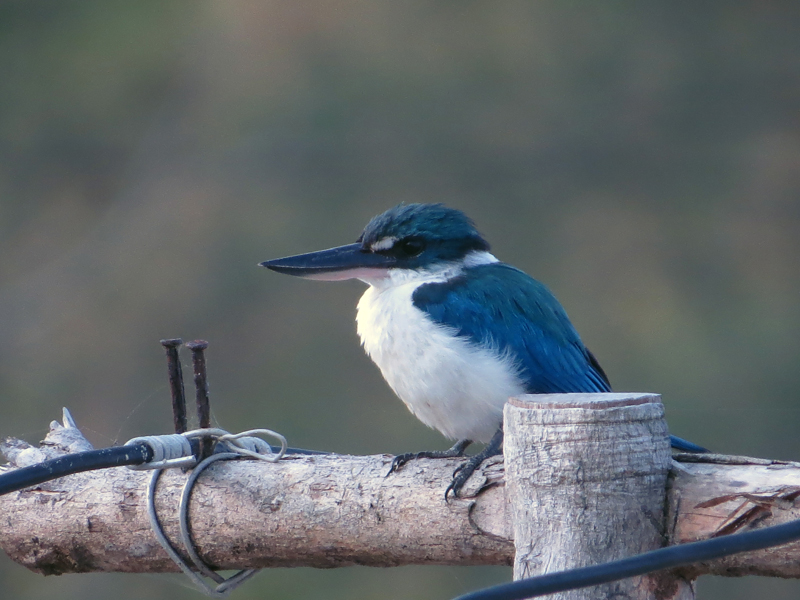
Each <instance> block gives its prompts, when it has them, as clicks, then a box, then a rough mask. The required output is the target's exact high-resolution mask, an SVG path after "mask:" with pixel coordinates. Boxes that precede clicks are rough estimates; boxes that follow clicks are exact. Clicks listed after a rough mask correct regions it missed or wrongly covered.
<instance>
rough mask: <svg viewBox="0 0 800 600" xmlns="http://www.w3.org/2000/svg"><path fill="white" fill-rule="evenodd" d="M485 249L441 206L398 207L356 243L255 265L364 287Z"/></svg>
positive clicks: (464, 221) (466, 224)
mask: <svg viewBox="0 0 800 600" xmlns="http://www.w3.org/2000/svg"><path fill="white" fill-rule="evenodd" d="M488 250H489V244H488V243H487V242H486V240H484V239H483V238H482V237H481V235H480V233H478V231H477V230H476V229H475V225H474V224H473V223H472V221H471V220H470V219H469V217H467V216H466V215H465V214H464V213H462V212H461V211H459V210H455V209H453V208H447V207H446V206H444V205H442V204H400V205H398V206H395V207H394V208H390V209H389V210H387V211H386V212H384V213H382V214H380V215H378V216H376V217H374V218H373V219H372V220H371V221H370V222H369V223H367V226H366V227H365V228H364V231H363V232H362V233H361V236H360V237H359V238H358V240H357V241H356V243H354V244H348V245H346V246H339V247H337V248H330V249H329V250H320V251H318V252H310V253H308V254H299V255H297V256H289V257H287V258H278V259H274V260H268V261H265V262H263V263H261V266H262V267H267V268H268V269H272V270H273V271H277V272H278V273H285V274H287V275H296V276H299V277H306V278H309V279H321V280H325V281H339V280H343V279H354V278H357V279H363V280H365V281H368V282H372V281H375V280H380V279H382V278H385V277H387V276H388V274H389V273H390V272H391V271H392V270H397V269H403V270H405V271H429V270H433V269H436V268H438V267H441V266H445V265H453V264H456V265H457V264H459V263H463V262H464V261H465V260H469V257H470V256H474V255H475V253H481V252H483V253H486V252H488Z"/></svg>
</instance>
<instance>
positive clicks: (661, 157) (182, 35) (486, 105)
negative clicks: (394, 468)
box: [0, 0, 800, 600]
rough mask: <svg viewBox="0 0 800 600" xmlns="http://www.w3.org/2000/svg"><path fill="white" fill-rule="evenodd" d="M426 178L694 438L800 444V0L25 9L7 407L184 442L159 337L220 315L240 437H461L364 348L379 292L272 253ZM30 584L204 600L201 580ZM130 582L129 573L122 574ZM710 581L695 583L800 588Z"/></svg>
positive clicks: (330, 231) (433, 580)
mask: <svg viewBox="0 0 800 600" xmlns="http://www.w3.org/2000/svg"><path fill="white" fill-rule="evenodd" d="M400 201H406V202H410V201H423V202H432V201H440V202H445V203H447V204H449V205H452V206H455V207H458V208H461V209H463V210H465V211H467V213H468V214H470V215H471V216H472V217H473V218H474V219H475V220H476V222H477V223H478V225H479V227H480V229H481V230H482V231H483V232H484V234H485V235H486V236H487V237H488V239H489V240H490V241H491V242H492V243H493V246H494V251H495V253H496V254H497V255H498V256H499V257H500V258H501V259H504V260H506V261H508V262H510V263H512V264H515V265H517V266H519V267H521V268H523V269H525V270H526V271H528V272H529V273H531V274H532V275H534V276H536V277H538V278H540V279H542V280H543V281H545V282H547V284H548V285H549V286H550V287H551V288H552V289H553V290H554V291H555V292H556V294H557V295H558V297H559V298H560V299H561V301H562V302H563V304H564V305H565V307H566V308H567V310H568V312H569V313H570V315H571V316H572V319H573V321H574V322H575V324H576V326H577V328H578V330H579V331H580V332H581V334H582V336H583V337H584V340H585V342H586V343H587V345H589V346H590V347H591V348H592V350H593V351H594V352H595V354H596V355H597V356H598V358H599V359H600V361H601V363H602V364H603V365H604V367H605V369H606V371H607V372H608V373H609V375H610V377H611V380H612V383H613V384H614V385H615V388H616V389H618V390H636V391H654V392H659V393H662V394H663V395H664V399H665V402H666V405H667V411H668V417H669V422H670V427H671V429H672V431H673V432H674V433H676V434H678V435H681V436H683V437H686V438H688V439H691V440H693V441H696V442H698V443H701V444H704V445H707V446H709V447H712V448H714V449H718V450H720V451H723V452H731V453H737V454H751V455H757V456H769V457H775V458H797V457H798V456H800V441H798V436H797V435H796V431H795V430H796V423H797V421H798V420H800V406H799V405H798V401H797V397H798V390H800V370H798V367H797V365H798V363H799V362H800V310H798V304H799V303H800V273H799V272H798V258H800V4H797V3H796V2H789V1H786V2H707V3H701V4H697V3H688V2H677V3H625V2H605V3H595V4H590V3H581V4H579V3H572V2H555V1H549V0H548V1H544V2H510V1H509V2H506V1H499V2H473V1H464V2H424V1H419V0H417V1H413V0H412V1H410V2H386V1H377V2H366V1H362V0H353V1H346V2H345V1H343V2H316V1H313V2H278V1H259V2H256V1H242V0H226V1H225V2H209V1H195V2H188V1H185V0H161V1H158V2H156V1H153V0H137V1H136V2H119V1H116V0H115V1H103V2H100V1H81V2H68V1H67V2H59V3H51V2H43V1H32V0H29V1H26V2H20V1H8V2H4V3H2V4H0V336H1V337H0V339H1V340H2V344H0V407H2V414H3V419H2V428H1V429H2V431H0V434H3V435H15V436H22V437H26V438H27V439H28V440H30V441H32V442H35V441H36V440H38V439H41V438H42V437H43V435H44V432H45V431H46V425H47V423H48V422H49V421H50V420H51V419H53V418H56V417H58V416H59V412H60V407H61V406H68V407H70V409H71V410H72V411H73V414H74V415H75V417H76V419H77V420H78V422H79V424H80V425H81V426H82V427H83V428H84V429H85V431H86V432H87V433H88V434H89V436H90V438H91V439H92V440H93V441H94V442H95V443H96V445H98V446H101V445H108V444H111V443H120V442H124V441H125V440H126V439H128V438H130V437H133V436H135V435H142V434H146V433H151V432H154V433H159V432H166V431H168V429H169V426H170V423H171V418H170V415H169V400H168V391H167V387H166V376H165V369H164V364H163V363H164V361H163V356H162V350H161V347H160V346H159V345H158V340H159V339H161V338H165V337H173V336H181V337H183V338H184V339H187V340H188V339H192V338H205V339H208V340H209V341H210V342H211V347H210V350H209V353H208V362H209V368H210V380H211V386H212V389H211V391H212V405H213V407H214V411H215V418H216V419H217V421H218V423H219V424H220V425H221V426H223V427H225V428H228V429H230V430H234V431H235V430H240V429H244V428H248V427H251V426H255V425H262V426H266V427H270V428H273V429H276V430H278V431H281V432H283V433H284V434H286V435H287V436H288V438H289V439H290V441H291V442H292V443H293V444H294V445H298V446H306V447H314V448H320V449H330V450H335V451H339V452H351V453H377V452H388V453H394V452H400V451H407V450H412V449H422V448H436V447H444V446H445V444H446V442H445V440H443V439H442V438H441V437H440V436H439V435H438V434H436V433H435V432H432V431H428V430H426V429H425V428H424V427H423V426H422V425H420V424H419V423H418V422H417V421H416V420H415V419H414V418H413V417H412V416H411V415H409V414H408V413H407V411H406V410H405V408H404V407H403V406H402V404H401V403H400V402H399V401H397V400H396V399H395V398H394V397H393V395H392V393H391V391H390V390H389V389H388V387H387V386H386V385H385V384H384V383H383V381H382V380H381V377H380V374H379V373H378V372H377V370H376V369H375V368H374V366H373V365H372V364H371V363H370V362H369V360H368V359H367V358H366V357H365V356H363V353H362V351H361V350H360V349H359V347H358V341H357V338H356V335H355V327H354V324H353V322H352V321H353V316H354V306H355V302H356V300H357V298H358V295H359V294H360V291H361V286H360V284H358V283H356V282H350V283H345V284H339V285H333V284H322V283H317V282H306V281H299V280H294V279H291V278H287V277H280V276H278V275H276V274H272V273H268V272H266V271H264V270H263V269H258V268H256V266H255V265H256V263H257V262H259V261H261V260H264V259H267V258H274V257H277V256H281V255H287V254H292V253H296V252H303V251H309V250H313V249H320V248H324V247H328V246H333V245H337V244H341V243H347V242H350V241H353V240H354V239H355V238H356V237H357V235H358V233H359V232H360V229H361V227H362V226H363V225H364V224H365V223H366V221H367V220H368V219H369V218H370V217H371V216H372V215H374V214H376V213H378V212H381V211H382V210H384V209H386V208H388V207H389V206H391V205H393V204H395V203H398V202H400ZM0 577H2V581H3V583H4V592H3V595H4V596H5V597H9V598H11V597H13V598H20V599H29V598H30V599H33V598H40V597H44V596H45V594H49V595H54V594H58V595H59V596H60V597H61V598H64V599H65V600H67V599H71V598H81V599H82V600H86V599H93V598H106V597H109V595H110V594H111V593H113V594H114V595H115V597H116V598H118V599H119V600H125V599H127V598H141V597H147V598H171V599H177V598H196V597H198V596H197V595H196V594H195V593H194V592H192V591H190V590H188V589H186V588H185V587H182V586H183V582H182V580H180V579H178V578H177V577H167V576H165V577H156V578H153V577H144V576H123V575H81V576H64V577H61V578H42V577H40V576H38V575H33V574H30V573H28V572H26V571H24V570H23V569H21V568H20V567H17V566H16V565H13V564H12V563H11V562H10V561H8V559H7V558H5V557H4V558H3V559H2V562H0ZM509 577H510V572H509V571H507V570H506V569H499V568H498V569H464V568H434V567H424V568H423V567H419V568H407V569H389V570H374V569H345V570H341V571H336V572H329V571H310V570H307V569H300V570H275V571H272V572H268V573H266V574H264V575H261V576H260V578H259V579H256V580H255V581H253V582H251V583H249V584H248V585H247V586H245V588H244V589H243V590H242V591H240V592H237V593H236V594H235V595H234V596H233V597H234V598H241V599H245V598H251V597H252V598H256V597H258V598H262V597H280V598H340V597H341V598H386V599H389V598H415V599H427V598H430V599H441V598H449V597H451V596H453V595H455V594H458V593H462V592H464V591H466V590H468V589H473V588H475V587H478V586H480V585H485V584H487V583H490V582H493V581H501V580H505V579H507V578H509ZM112 590H113V592H112ZM798 591H800V586H799V585H798V584H796V583H794V582H780V581H774V580H765V579H754V580H739V581H714V580H708V581H706V580H701V582H700V592H701V597H702V598H704V599H707V600H711V599H713V598H725V599H730V600H736V599H739V598H742V599H744V598H750V597H753V596H761V597H770V598H774V599H779V598H795V597H797V594H798Z"/></svg>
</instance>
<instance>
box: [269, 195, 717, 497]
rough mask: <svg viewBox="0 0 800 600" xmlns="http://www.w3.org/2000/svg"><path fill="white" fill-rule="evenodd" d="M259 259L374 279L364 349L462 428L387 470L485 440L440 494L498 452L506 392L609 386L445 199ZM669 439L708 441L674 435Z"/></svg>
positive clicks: (426, 419)
mask: <svg viewBox="0 0 800 600" xmlns="http://www.w3.org/2000/svg"><path fill="white" fill-rule="evenodd" d="M261 266H264V267H267V268H269V269H272V270H273V271H277V272H279V273H285V274H288V275H296V276H300V277H305V278H307V279H319V280H323V281H340V280H345V279H360V280H361V281H363V282H365V283H367V284H368V285H369V288H368V289H367V291H366V292H365V293H364V295H363V296H362V297H361V300H360V301H359V303H358V310H357V316H356V322H357V330H358V335H359V337H360V338H361V343H362V345H363V346H364V350H366V352H367V354H368V355H369V357H370V358H371V359H372V360H373V361H374V362H375V364H377V365H378V367H379V368H380V370H381V373H383V377H384V378H385V379H386V381H387V383H388V384H389V385H390V386H391V388H392V389H393V390H394V392H395V393H396V394H397V395H398V396H399V397H400V399H401V400H402V401H403V402H404V403H405V404H406V406H407V407H408V409H409V410H410V411H411V412H412V413H413V414H414V415H415V416H416V417H417V418H419V420H420V421H422V422H423V423H425V424H426V425H428V426H429V427H433V428H435V429H438V430H439V431H440V432H441V433H442V434H444V435H445V436H446V437H448V438H450V439H453V440H458V442H457V443H456V444H455V445H454V446H453V447H452V448H451V449H450V450H447V451H434V452H419V453H412V454H403V455H400V456H398V457H397V458H396V459H395V461H394V463H393V464H392V471H394V470H396V469H398V468H400V467H401V466H402V465H403V464H405V463H406V462H407V461H409V460H411V459H414V458H419V457H444V456H462V455H463V454H464V450H465V449H466V447H467V446H468V445H469V444H470V443H472V442H483V443H486V444H487V446H486V448H485V449H484V450H483V451H482V452H480V453H478V454H476V455H475V456H473V457H471V458H470V459H469V460H468V461H467V462H466V463H465V464H464V465H462V466H461V467H460V468H459V469H458V470H457V471H456V473H455V474H454V478H453V481H452V483H451V484H450V487H448V489H447V492H445V497H447V494H448V493H449V492H451V491H452V492H453V493H454V495H458V492H459V490H460V489H461V487H462V486H463V485H464V483H465V482H466V481H467V479H468V478H469V477H470V475H471V474H472V472H473V471H474V470H475V468H477V466H478V465H480V463H481V462H482V461H483V460H484V459H485V458H486V457H488V456H491V455H494V454H498V453H499V452H500V447H501V444H502V440H503V430H502V419H503V405H504V404H505V402H506V400H507V399H508V398H509V397H510V396H516V395H519V394H526V393H527V394H547V393H558V392H563V393H569V392H609V391H611V385H610V384H609V381H608V378H607V377H606V374H605V373H604V372H603V369H602V368H601V367H600V364H599V363H598V362H597V360H596V359H595V357H594V356H593V355H592V353H591V352H589V350H587V348H586V347H585V346H584V345H583V342H581V338H580V337H579V336H578V333H577V332H576V331H575V328H574V327H573V326H572V323H570V320H569V318H568V317H567V314H566V312H565V311H564V309H563V308H562V307H561V304H559V302H558V300H556V298H555V296H553V294H552V293H551V292H550V290H548V289H547V287H545V286H544V285H543V284H542V283H540V282H538V281H536V280H535V279H533V278H531V277H529V276H528V275H526V274H525V273H523V272H522V271H520V270H519V269H516V268H514V267H512V266H510V265H507V264H504V263H502V262H500V261H499V260H498V259H497V258H495V257H494V256H493V255H492V254H491V253H490V252H489V244H488V243H487V242H486V240H484V239H483V237H482V236H481V234H480V233H478V231H477V230H476V228H475V225H474V224H473V222H472V221H471V220H470V219H469V218H468V217H467V216H466V215H465V214H464V213H462V212H461V211H458V210H455V209H452V208H447V207H445V206H444V205H442V204H401V205H399V206H395V207H394V208H391V209H389V210H387V211H386V212H384V213H383V214H380V215H378V216H376V217H375V218H373V219H372V220H371V221H370V222H369V223H368V224H367V226H366V228H365V229H364V231H363V232H362V234H361V236H360V237H359V238H358V240H357V241H356V243H354V244H348V245H346V246H339V247H337V248H331V249H329V250H322V251H319V252H311V253H309V254H301V255H297V256H290V257H287V258H279V259H276V260H268V261H266V262H263V263H261ZM672 444H673V446H674V447H676V448H679V449H681V450H688V451H696V452H697V451H703V449H702V448H700V447H699V446H695V445H694V444H691V443H690V442H686V441H685V440H681V439H680V438H675V437H673V438H672ZM390 472H391V471H390Z"/></svg>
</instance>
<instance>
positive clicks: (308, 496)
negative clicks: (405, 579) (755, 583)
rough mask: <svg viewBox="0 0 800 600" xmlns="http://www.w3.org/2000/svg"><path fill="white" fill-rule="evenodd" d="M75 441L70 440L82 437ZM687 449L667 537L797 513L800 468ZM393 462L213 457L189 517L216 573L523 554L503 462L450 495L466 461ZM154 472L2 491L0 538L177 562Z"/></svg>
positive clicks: (136, 566) (174, 501) (102, 557)
mask: <svg viewBox="0 0 800 600" xmlns="http://www.w3.org/2000/svg"><path fill="white" fill-rule="evenodd" d="M51 428H53V429H52V431H51V434H50V435H48V440H47V441H46V444H45V446H44V448H43V450H41V451H40V450H38V449H35V448H31V447H28V446H27V445H24V444H22V443H20V442H18V441H8V440H7V441H6V443H5V444H4V445H3V451H4V453H5V454H6V456H7V458H9V460H10V461H11V462H12V463H13V465H15V466H21V465H24V464H30V463H31V462H36V461H37V460H42V459H43V458H44V457H45V455H48V456H52V455H53V454H55V453H58V452H63V448H61V447H60V445H61V442H60V440H61V439H62V437H63V436H62V435H60V434H59V430H64V429H65V428H63V427H61V426H60V425H58V424H54V425H53V426H51ZM70 429H72V428H69V427H68V428H66V430H67V431H69V430H70ZM62 433H63V431H62ZM70 435H73V436H74V430H73V431H72V432H70ZM70 439H73V438H70ZM73 442H74V440H73V441H72V442H70V443H69V444H67V443H64V444H63V446H67V445H69V446H70V447H73V448H74V447H77V446H76V444H75V443H73ZM37 453H39V455H37ZM678 458H679V459H681V460H684V459H686V458H687V457H685V456H682V455H681V456H678ZM688 458H691V460H693V461H695V462H680V463H674V462H672V463H671V464H672V467H671V469H670V471H669V478H668V482H667V500H668V503H667V507H668V510H667V515H666V519H665V527H664V530H663V531H664V536H665V539H666V541H667V542H668V543H670V544H677V543H683V542H688V541H694V540H699V539H705V538H708V537H711V536H714V535H718V534H721V533H727V532H732V531H733V532H738V531H746V530H748V529H752V528H762V527H766V526H769V525H774V524H779V523H785V522H787V521H790V520H793V519H798V518H800V504H798V503H797V500H796V498H797V497H798V496H800V464H797V463H786V462H778V461H765V460H759V459H749V458H741V457H720V456H717V455H707V456H697V455H694V456H691V457H688ZM701 460H702V461H705V462H697V461H701ZM389 463H390V457H389V456H386V455H377V456H341V455H331V456H303V457H290V458H287V459H285V460H282V461H280V462H278V463H276V464H267V463H261V462H255V461H234V462H223V463H217V464H215V465H214V466H212V467H211V468H210V469H209V470H208V471H207V472H205V473H203V475H202V476H201V477H200V480H199V481H198V484H197V486H196V488H195V490H194V492H193V495H192V501H191V508H190V522H191V528H192V533H193V536H194V540H195V543H196V546H197V549H198V551H199V553H200V556H201V557H202V558H203V559H204V560H205V561H206V562H208V563H209V564H210V565H212V566H213V567H215V568H220V569H233V568H247V567H270V566H314V567H336V566H345V565H352V564H361V565H372V566H397V565H404V564H459V565H477V564H497V565H511V564H512V563H513V562H514V541H513V533H512V532H513V530H514V529H513V527H512V524H511V517H510V511H509V510H507V506H506V493H505V489H504V477H503V461H502V459H496V460H494V461H489V462H488V463H487V464H485V465H484V466H483V468H482V469H481V470H480V471H479V472H477V473H476V476H475V477H473V479H472V480H471V481H470V482H469V483H468V486H467V488H466V489H465V493H466V496H467V497H465V498H464V499H457V500H451V501H450V502H449V503H447V502H445V500H444V491H445V488H446V487H447V485H448V483H449V481H450V478H451V475H452V471H453V468H454V467H455V466H456V465H457V464H459V461H458V460H419V461H413V462H411V463H409V464H408V465H406V466H405V467H404V468H403V469H402V470H401V471H400V472H399V473H396V474H393V475H391V476H389V477H386V473H387V471H388V468H389ZM149 477H150V473H149V472H142V471H131V470H129V469H127V468H115V469H109V470H105V471H95V472H90V473H84V474H79V475H73V476H69V477H64V478H62V479H58V480H55V481H51V482H48V483H46V484H42V485H39V486H36V487H34V488H28V489H26V490H23V491H20V492H15V493H11V494H8V495H6V496H2V497H0V514H2V515H3V520H2V527H0V547H2V549H3V550H4V551H5V552H6V553H7V554H8V555H9V556H10V557H11V558H12V559H13V560H14V561H16V562H18V563H20V564H22V565H24V566H26V567H28V568H29V569H31V570H34V571H37V572H40V573H44V574H59V573H68V572H73V573H74V572H90V571H125V572H135V573H144V572H164V571H175V570H177V568H176V567H175V565H174V564H173V563H172V561H170V560H169V558H168V557H167V555H166V554H165V553H164V551H163V550H162V548H161V547H160V546H159V544H158V543H157V541H156V539H155V537H154V535H153V533H152V532H151V530H150V525H149V522H148V519H147V513H146V494H147V482H148V480H149ZM185 479H186V475H185V474H184V473H182V472H181V471H180V470H170V471H169V472H167V473H165V474H164V475H163V476H162V478H161V481H160V482H159V487H158V491H157V501H156V506H157V509H158V514H159V517H160V519H161V521H162V523H163V524H164V527H165V530H166V533H167V535H168V536H169V538H170V539H172V540H177V539H178V534H177V531H178V529H177V516H176V514H177V507H178V501H179V496H180V491H181V488H182V485H183V482H184V481H185ZM546 518H551V519H552V520H558V519H559V516H558V515H552V516H547V517H546ZM655 524H658V519H656V522H655ZM702 574H716V575H728V576H738V575H752V574H758V575H771V576H778V577H800V544H790V545H786V546H782V547H779V548H773V549H769V550H764V551H759V552H752V553H747V554H741V555H738V556H733V557H729V558H726V559H722V560H718V561H713V562H711V563H708V564H699V565H696V566H694V567H692V568H691V569H687V570H685V572H682V573H681V576H683V577H685V578H687V579H692V578H694V577H697V576H698V575H702Z"/></svg>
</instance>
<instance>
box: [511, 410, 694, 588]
mask: <svg viewBox="0 0 800 600" xmlns="http://www.w3.org/2000/svg"><path fill="white" fill-rule="evenodd" d="M505 432H506V433H505V442H504V446H505V450H504V453H505V464H506V493H507V499H508V502H509V509H510V511H511V520H512V524H513V530H514V540H515V547H516V556H515V560H514V579H523V578H527V577H532V576H534V575H539V574H543V573H552V572H554V571H561V570H564V569H570V568H575V567H582V566H587V565H593V564H599V563H604V562H608V561H611V560H615V559H618V558H623V557H627V556H633V555H634V554H639V553H641V552H646V551H648V550H654V549H656V548H660V547H661V546H663V545H664V544H665V529H666V528H665V522H664V506H665V494H666V483H667V474H668V471H669V468H670V460H671V459H670V442H669V436H668V433H667V425H666V422H665V420H664V408H663V405H662V404H661V399H660V397H659V396H658V395H653V394H547V395H542V394H537V395H528V396H521V397H517V398H512V399H511V400H510V401H509V403H508V404H507V405H506V407H505ZM549 598H554V599H555V598H557V599H558V600H590V599H591V600H598V599H604V598H615V599H617V600H622V599H631V600H633V599H635V600H656V599H658V600H664V599H667V598H669V599H671V600H677V599H680V600H689V599H691V598H694V593H693V589H692V585H691V583H690V582H687V581H685V580H683V579H681V578H679V577H678V576H676V575H674V574H671V573H666V574H665V573H661V574H654V575H652V576H647V577H637V578H633V579H626V580H622V581H618V582H615V583H611V584H606V585H602V586H596V587H590V588H585V589H582V590H575V591H571V592H566V593H563V594H556V595H553V596H550V597H549Z"/></svg>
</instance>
